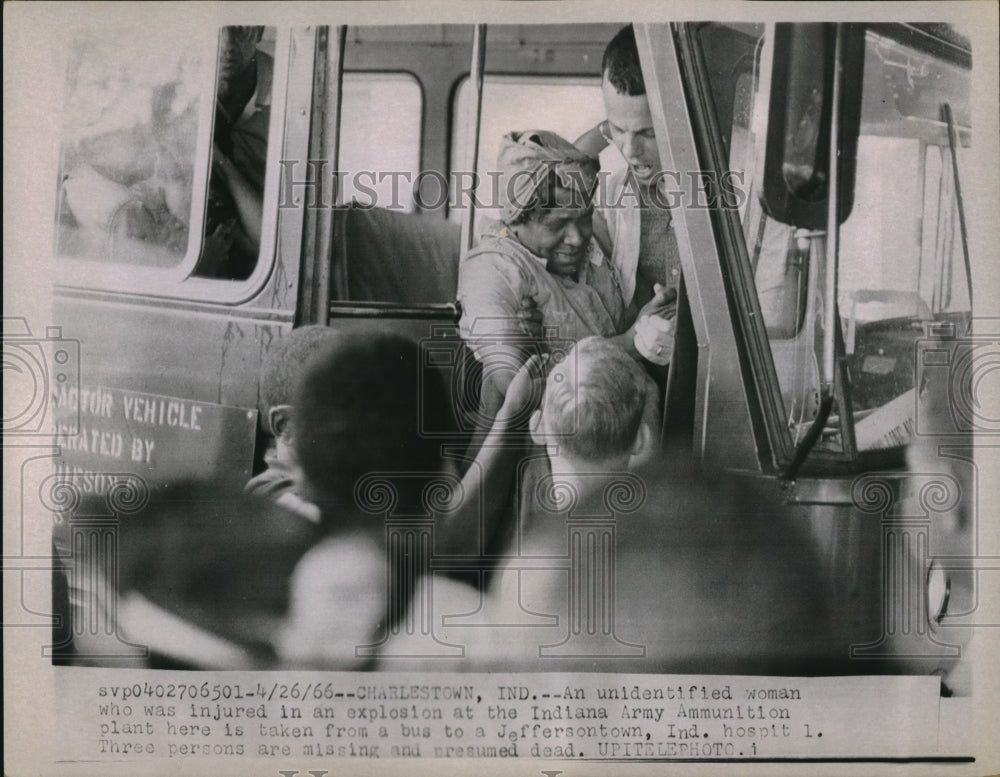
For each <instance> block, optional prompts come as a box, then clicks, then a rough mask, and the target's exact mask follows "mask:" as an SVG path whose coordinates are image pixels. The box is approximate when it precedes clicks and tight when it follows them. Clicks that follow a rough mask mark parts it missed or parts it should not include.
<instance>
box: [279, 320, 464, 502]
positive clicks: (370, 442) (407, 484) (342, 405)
mask: <svg viewBox="0 0 1000 777" xmlns="http://www.w3.org/2000/svg"><path fill="white" fill-rule="evenodd" d="M419 355H420V351H419V345H418V344H417V343H416V342H414V341H412V340H409V339H408V338H406V337H403V336H402V335H398V334H386V333H380V334H368V335H359V334H345V335H342V336H341V337H338V338H337V339H336V340H335V341H333V342H331V343H329V344H324V345H323V346H322V347H321V348H320V349H319V350H318V351H317V352H316V354H314V355H313V357H312V358H311V359H310V360H309V363H308V364H307V366H306V368H305V370H304V372H303V375H302V379H301V381H300V383H299V387H298V392H297V393H296V398H295V414H294V416H293V421H292V423H293V424H294V429H295V434H294V439H295V452H296V454H297V455H298V460H299V462H300V465H301V467H302V471H303V473H304V475H305V478H306V481H307V487H308V489H309V490H310V491H311V492H312V494H314V495H315V497H316V501H318V502H321V503H322V502H334V503H337V504H338V505H345V506H346V505H355V504H357V500H356V497H355V489H356V488H358V487H359V483H360V481H361V480H362V479H363V478H364V477H365V476H366V475H368V474H371V473H376V472H377V473H382V474H387V476H388V473H395V474H398V475H403V474H406V475H408V477H400V478H397V479H396V480H397V481H398V482H395V481H394V483H393V486H394V487H395V489H396V491H397V492H398V495H399V499H400V502H401V503H402V504H405V505H408V506H412V505H415V504H419V503H420V498H421V497H420V494H421V490H422V488H423V486H424V485H425V482H421V478H423V476H425V475H426V478H423V481H426V480H429V479H430V478H431V477H432V476H433V475H434V474H436V473H439V472H440V471H441V469H442V457H441V450H440V444H439V441H438V440H437V439H435V438H433V437H428V436H427V435H425V434H423V433H422V430H423V429H424V428H434V429H440V428H442V424H443V423H445V421H446V418H447V416H446V413H447V412H448V407H447V401H446V400H447V394H446V392H445V389H444V382H443V379H442V377H441V374H440V372H439V371H438V370H437V368H436V367H434V366H433V365H422V364H421V360H420V358H419ZM421 370H423V374H421ZM445 428H446V427H445ZM390 479H391V478H390ZM404 500H405V501H404ZM331 517H333V516H331Z"/></svg>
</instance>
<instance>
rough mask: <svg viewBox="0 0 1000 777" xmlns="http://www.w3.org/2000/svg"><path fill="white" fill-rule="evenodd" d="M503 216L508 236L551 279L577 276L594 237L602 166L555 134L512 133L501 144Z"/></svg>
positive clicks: (499, 165)
mask: <svg viewBox="0 0 1000 777" xmlns="http://www.w3.org/2000/svg"><path fill="white" fill-rule="evenodd" d="M497 166H498V168H499V169H500V173H501V184H500V196H501V203H502V205H503V212H502V217H503V221H504V223H505V224H506V225H507V233H508V234H509V235H511V236H513V237H514V238H515V239H516V240H517V241H518V242H520V243H521V245H523V246H524V247H525V248H527V249H528V250H529V251H531V253H533V254H534V255H535V256H537V257H539V258H541V259H544V260H545V262H546V266H545V269H546V270H548V271H549V272H550V273H552V274H553V275H559V276H565V277H570V278H576V276H577V274H578V273H579V271H580V268H581V267H582V266H583V262H584V260H585V259H586V256H587V249H588V246H589V244H590V238H591V235H592V234H593V227H592V223H591V219H592V215H593V196H594V189H595V187H596V185H597V172H598V170H599V169H600V163H599V162H598V161H597V159H595V158H594V157H592V156H591V155H589V154H587V153H584V152H583V151H580V150H579V149H578V148H577V147H576V146H574V145H573V144H572V143H570V142H569V141H568V140H565V139H564V138H561V137H560V136H559V135H557V134H555V133H554V132H546V131H544V130H527V131H524V132H511V133H509V134H507V135H505V136H504V138H503V140H502V141H501V142H500V154H499V157H498V159H497Z"/></svg>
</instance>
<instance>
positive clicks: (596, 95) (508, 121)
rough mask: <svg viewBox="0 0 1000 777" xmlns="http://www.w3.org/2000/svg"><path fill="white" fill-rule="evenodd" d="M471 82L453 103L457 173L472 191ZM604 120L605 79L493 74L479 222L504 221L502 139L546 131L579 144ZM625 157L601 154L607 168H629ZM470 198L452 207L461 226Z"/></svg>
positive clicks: (483, 137) (482, 140) (487, 85)
mask: <svg viewBox="0 0 1000 777" xmlns="http://www.w3.org/2000/svg"><path fill="white" fill-rule="evenodd" d="M469 94H470V91H469V79H468V78H465V79H463V80H462V82H461V84H459V86H458V89H456V90H455V96H454V98H453V101H452V138H453V139H454V140H453V142H452V147H451V171H452V178H453V179H454V180H455V185H456V187H458V188H462V187H465V188H468V181H469V180H471V178H469V177H468V176H466V177H464V178H463V179H462V180H459V179H458V176H459V175H460V174H461V173H463V172H467V171H466V168H467V167H468V166H469V165H468V161H467V160H468V154H469V151H468V148H469V137H468V129H469V118H468V112H469V110H470V109H471V104H470V100H469ZM603 120H604V103H603V102H602V100H601V80H600V78H598V77H596V76H595V77H594V78H568V77H552V76H548V77H543V76H491V75H487V76H486V77H485V78H484V79H483V113H482V122H481V130H480V134H479V158H478V162H477V166H476V168H477V172H478V175H479V181H478V186H477V188H476V190H475V195H476V202H477V203H478V204H482V207H479V206H478V205H477V208H476V224H477V226H479V225H481V224H482V219H483V218H499V215H500V207H499V204H498V203H497V198H496V196H495V195H494V192H493V188H494V179H492V178H490V177H489V173H490V172H491V171H494V170H496V161H497V152H498V150H499V148H500V139H501V138H502V137H503V136H504V135H505V134H507V133H508V132H512V131H514V130H525V129H545V130H551V131H553V132H557V133H558V134H560V135H562V136H563V137H564V138H568V139H570V140H573V139H574V138H577V137H579V136H580V135H582V134H583V133H584V132H586V131H587V130H589V129H591V128H592V127H593V126H594V125H596V124H597V123H599V122H601V121H603ZM623 164H624V160H622V159H621V156H620V155H618V154H616V153H614V151H613V150H612V149H610V147H609V149H606V150H605V152H604V153H602V154H601V167H602V169H603V170H608V169H612V167H613V166H614V165H623ZM466 200H467V195H463V201H461V202H459V204H458V205H459V207H457V208H452V209H451V211H450V212H449V218H451V219H452V220H453V221H454V222H455V223H459V222H460V221H461V218H462V213H463V212H464V208H465V207H467V201H466Z"/></svg>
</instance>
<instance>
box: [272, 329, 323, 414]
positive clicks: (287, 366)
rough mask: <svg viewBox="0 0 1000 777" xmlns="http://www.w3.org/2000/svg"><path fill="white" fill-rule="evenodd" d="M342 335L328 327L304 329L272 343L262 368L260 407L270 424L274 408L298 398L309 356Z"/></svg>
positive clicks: (292, 332) (296, 330)
mask: <svg viewBox="0 0 1000 777" xmlns="http://www.w3.org/2000/svg"><path fill="white" fill-rule="evenodd" d="M337 337H339V335H338V334H337V333H336V332H335V331H334V330H332V329H330V328H328V327H325V326H303V327H299V328H298V329H293V330H292V331H291V332H289V333H288V334H287V335H285V336H284V337H282V338H281V339H280V340H278V341H277V342H275V343H272V344H271V347H270V349H268V352H267V355H265V356H264V363H263V364H262V365H261V368H260V391H259V393H258V397H259V398H258V401H257V407H258V409H259V410H260V414H261V418H263V419H264V424H265V426H266V425H267V414H268V411H270V409H271V408H272V407H274V406H275V405H290V404H292V400H293V399H294V397H295V389H296V387H297V385H298V381H299V376H300V373H301V372H302V369H303V367H305V364H306V362H307V361H308V360H309V357H310V356H312V354H313V353H315V352H316V351H317V350H318V349H319V348H320V347H321V346H322V345H323V343H326V342H330V341H332V340H334V339H335V338H337Z"/></svg>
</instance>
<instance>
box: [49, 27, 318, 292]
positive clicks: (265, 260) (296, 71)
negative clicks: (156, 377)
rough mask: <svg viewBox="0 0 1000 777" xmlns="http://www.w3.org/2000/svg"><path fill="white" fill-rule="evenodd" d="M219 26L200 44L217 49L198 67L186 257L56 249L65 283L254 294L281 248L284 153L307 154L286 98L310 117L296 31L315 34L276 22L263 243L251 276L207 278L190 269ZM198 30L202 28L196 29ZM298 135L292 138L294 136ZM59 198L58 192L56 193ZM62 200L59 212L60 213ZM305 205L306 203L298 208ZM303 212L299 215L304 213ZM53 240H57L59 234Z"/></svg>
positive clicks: (308, 58)
mask: <svg viewBox="0 0 1000 777" xmlns="http://www.w3.org/2000/svg"><path fill="white" fill-rule="evenodd" d="M219 29H220V28H219V27H215V28H210V29H206V30H204V32H203V36H204V40H203V41H200V45H203V46H205V49H206V51H212V52H214V56H211V55H210V56H208V57H207V58H206V62H204V63H203V64H202V67H201V72H200V73H199V77H198V81H199V91H200V95H201V96H200V98H199V101H198V106H199V122H198V138H197V143H196V151H195V160H194V181H193V189H194V196H193V197H192V218H191V224H190V226H189V238H188V249H187V251H186V253H185V255H184V257H183V259H182V260H181V261H180V262H178V264H176V265H175V266H173V267H168V268H148V267H133V266H130V265H128V264H127V263H117V262H108V261H94V260H88V259H76V258H72V257H67V256H63V255H59V254H58V253H56V252H55V245H53V252H54V254H55V261H56V262H58V263H64V264H63V265H62V267H61V268H60V269H61V273H60V279H59V281H57V283H56V287H57V288H61V289H82V290H93V291H110V292H118V293H124V294H128V295H131V296H144V297H154V298H165V299H183V300H192V301H197V302H214V303H221V304H227V305H239V304H241V303H244V302H247V301H249V300H251V299H252V298H253V297H254V296H256V295H257V294H258V293H259V292H260V291H261V290H262V288H263V287H264V285H265V283H266V282H267V280H268V278H269V277H270V276H271V274H272V272H273V271H274V267H275V264H276V259H277V252H278V250H279V244H280V242H283V241H279V227H278V222H279V213H280V210H279V208H278V202H279V195H280V193H281V189H282V186H281V184H282V181H281V179H282V173H283V170H282V167H281V165H280V161H281V160H282V159H289V158H291V159H305V158H306V155H307V141H308V137H307V135H305V136H302V137H299V133H296V132H293V131H290V130H291V124H292V123H293V122H294V120H295V117H294V115H290V114H289V106H298V110H299V111H300V112H301V111H305V113H304V114H303V115H304V116H305V117H306V119H308V115H309V107H310V105H311V100H312V96H311V95H312V81H313V77H314V74H313V69H312V62H313V57H312V48H313V47H312V46H310V45H305V46H303V45H302V43H301V42H300V41H298V40H296V42H295V44H294V45H293V42H292V39H293V38H298V37H299V36H300V35H302V34H304V35H305V36H306V37H307V38H308V39H309V40H310V41H311V39H312V37H313V35H314V32H313V28H309V29H306V30H305V31H304V33H303V32H300V31H299V30H297V29H294V28H289V27H276V30H275V33H276V34H275V47H274V81H273V86H272V95H271V116H270V125H269V127H268V149H267V161H266V163H265V164H266V165H267V169H268V171H269V172H270V171H273V173H272V174H270V175H268V176H267V177H266V179H265V185H264V200H263V209H262V212H263V214H264V219H263V223H262V224H261V247H260V254H259V256H258V259H257V263H256V265H255V266H254V269H253V272H252V273H251V274H250V276H249V277H248V278H247V279H246V280H227V279H217V278H204V277H199V276H196V275H193V274H192V273H193V271H194V268H195V266H196V265H197V262H198V259H199V257H200V255H201V247H202V243H203V236H202V231H203V224H204V215H205V204H206V200H207V191H208V178H209V165H210V161H211V142H212V141H211V133H212V120H211V117H212V115H213V106H214V98H215V89H216V87H215V84H216V70H217V67H218V45H219V43H218V41H219ZM199 37H201V36H199ZM293 138H294V142H290V141H291V140H292V139H293ZM57 200H58V193H57ZM58 207H59V206H58V201H57V203H56V208H57V209H56V211H55V212H56V214H58ZM296 210H299V211H300V210H301V208H296ZM300 218H301V216H300ZM54 242H55V241H54Z"/></svg>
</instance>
